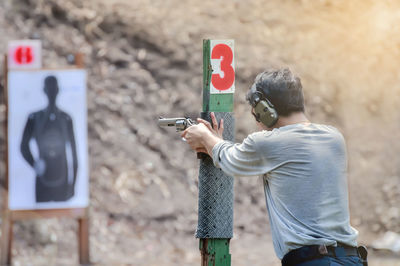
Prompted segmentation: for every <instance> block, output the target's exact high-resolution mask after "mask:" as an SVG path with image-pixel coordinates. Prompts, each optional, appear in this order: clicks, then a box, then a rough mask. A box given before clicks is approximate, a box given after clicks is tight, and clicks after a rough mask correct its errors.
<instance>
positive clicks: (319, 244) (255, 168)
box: [182, 69, 362, 266]
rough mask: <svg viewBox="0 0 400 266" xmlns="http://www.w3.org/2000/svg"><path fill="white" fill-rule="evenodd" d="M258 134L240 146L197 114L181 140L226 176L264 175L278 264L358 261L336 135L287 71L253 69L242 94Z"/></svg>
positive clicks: (338, 135) (339, 137)
mask: <svg viewBox="0 0 400 266" xmlns="http://www.w3.org/2000/svg"><path fill="white" fill-rule="evenodd" d="M247 100H248V101H249V103H250V105H251V106H252V113H253V115H254V116H255V118H256V120H257V124H258V125H259V126H260V128H261V129H262V131H259V132H256V133H253V134H251V135H249V136H248V137H247V138H246V139H244V141H243V142H242V143H240V144H233V143H230V142H227V141H224V140H223V139H222V137H221V136H222V132H223V121H220V125H219V126H218V124H217V121H216V119H215V116H214V114H211V118H212V124H213V126H211V124H210V123H208V122H207V121H204V120H202V119H198V121H199V124H198V125H195V126H192V127H189V128H188V129H186V130H185V131H184V132H183V134H182V137H185V138H186V140H187V143H188V144H189V145H190V146H191V148H192V149H194V150H196V151H198V152H206V153H208V154H209V155H210V156H211V157H212V158H213V161H214V164H215V166H216V167H219V168H221V169H222V170H223V171H224V172H225V173H227V174H229V175H232V176H242V175H246V176H249V175H263V181H264V191H265V197H266V201H267V206H268V214H269V220H270V223H271V232H272V239H273V244H274V249H275V252H276V254H277V256H278V257H279V259H281V260H282V265H302V266H306V265H362V261H361V259H360V257H359V252H358V250H357V248H356V246H357V242H356V238H357V235H358V232H357V231H356V230H355V229H354V228H352V227H351V226H350V218H349V209H348V191H347V173H346V169H347V158H346V148H345V141H344V139H343V136H342V134H341V133H340V132H339V131H338V130H337V129H335V128H334V127H332V126H326V125H320V124H314V123H311V122H310V121H309V120H308V119H307V117H306V115H305V114H304V96H303V91H302V85H301V82H300V79H299V78H298V77H296V76H294V75H293V74H292V73H291V71H290V70H289V69H274V70H269V71H265V72H263V73H261V74H259V75H258V76H257V77H256V79H255V82H254V84H253V86H252V87H251V89H250V90H249V92H248V94H247Z"/></svg>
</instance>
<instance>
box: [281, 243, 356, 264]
mask: <svg viewBox="0 0 400 266" xmlns="http://www.w3.org/2000/svg"><path fill="white" fill-rule="evenodd" d="M323 256H330V257H347V256H356V257H359V253H358V251H357V248H356V247H351V246H347V245H343V244H339V243H338V246H337V247H333V246H328V247H327V246H325V245H319V246H318V245H311V246H304V247H301V248H298V249H294V250H292V251H290V252H289V253H287V254H286V255H285V256H284V257H283V259H282V265H283V266H292V265H296V264H299V263H302V262H306V261H310V260H314V259H318V258H322V257H323Z"/></svg>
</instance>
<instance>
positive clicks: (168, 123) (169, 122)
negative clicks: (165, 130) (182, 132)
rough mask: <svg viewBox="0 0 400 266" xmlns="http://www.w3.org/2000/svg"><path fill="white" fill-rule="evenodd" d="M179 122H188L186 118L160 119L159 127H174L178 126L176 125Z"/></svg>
mask: <svg viewBox="0 0 400 266" xmlns="http://www.w3.org/2000/svg"><path fill="white" fill-rule="evenodd" d="M179 121H183V122H184V121H186V118H184V117H178V118H160V119H158V125H159V126H160V127H174V126H176V123H177V122H179Z"/></svg>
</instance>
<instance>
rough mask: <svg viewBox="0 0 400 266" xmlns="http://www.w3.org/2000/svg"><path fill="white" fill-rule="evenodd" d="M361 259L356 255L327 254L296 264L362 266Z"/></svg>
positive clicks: (299, 265) (297, 265) (309, 265)
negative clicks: (336, 255)
mask: <svg viewBox="0 0 400 266" xmlns="http://www.w3.org/2000/svg"><path fill="white" fill-rule="evenodd" d="M362 265H363V264H362V262H361V259H360V258H359V257H356V256H348V257H336V258H333V257H329V256H325V257H323V258H320V259H315V260H310V261H306V262H303V263H300V264H296V266H362Z"/></svg>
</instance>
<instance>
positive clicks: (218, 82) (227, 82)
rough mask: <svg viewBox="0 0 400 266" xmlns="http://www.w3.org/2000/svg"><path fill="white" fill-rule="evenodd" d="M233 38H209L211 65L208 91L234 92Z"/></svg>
mask: <svg viewBox="0 0 400 266" xmlns="http://www.w3.org/2000/svg"><path fill="white" fill-rule="evenodd" d="M233 51H234V41H233V40H210V61H211V67H212V70H213V72H212V75H211V83H210V93H211V94H219V93H234V92H235V58H234V53H233Z"/></svg>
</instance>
